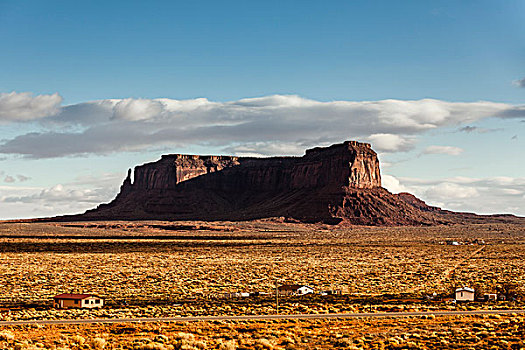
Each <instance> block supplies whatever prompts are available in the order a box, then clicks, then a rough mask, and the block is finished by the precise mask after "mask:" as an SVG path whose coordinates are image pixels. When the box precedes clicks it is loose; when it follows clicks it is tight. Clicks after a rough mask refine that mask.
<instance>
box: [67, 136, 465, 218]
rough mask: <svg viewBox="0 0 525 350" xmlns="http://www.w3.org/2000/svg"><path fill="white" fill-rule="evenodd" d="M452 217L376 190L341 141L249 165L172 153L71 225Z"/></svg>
mask: <svg viewBox="0 0 525 350" xmlns="http://www.w3.org/2000/svg"><path fill="white" fill-rule="evenodd" d="M450 213H451V212H446V211H441V210H440V209H439V208H434V207H429V206H427V205H426V204H425V203H424V202H422V201H420V200H418V199H417V198H415V197H413V196H411V195H410V194H400V195H394V194H392V193H390V192H388V191H387V190H386V189H384V188H382V187H381V174H380V169H379V160H378V158H377V154H376V153H375V152H374V151H373V150H372V148H371V147H370V145H369V144H367V143H359V142H355V141H347V142H344V143H342V144H336V145H332V146H330V147H324V148H321V147H318V148H314V149H310V150H307V151H306V153H305V155H304V156H303V157H271V158H251V157H233V156H197V155H182V154H171V155H165V156H162V158H161V159H160V160H159V161H156V162H153V163H147V164H144V165H141V166H137V167H136V168H135V170H134V173H133V180H132V179H131V171H130V172H128V177H127V178H126V179H125V180H124V183H123V184H122V187H121V191H120V193H119V194H118V195H117V197H116V198H115V199H114V200H113V201H112V202H111V203H109V204H103V205H100V206H99V207H98V208H96V209H93V210H90V211H87V212H86V213H85V214H83V215H79V216H72V217H67V219H72V220H76V219H78V220H111V219H120V220H138V219H162V220H249V219H258V218H265V217H288V218H292V219H296V220H300V221H303V222H325V223H339V222H347V223H351V224H366V225H430V224H439V223H450V222H456V221H457V220H456V219H455V218H454V217H452V216H451V215H450Z"/></svg>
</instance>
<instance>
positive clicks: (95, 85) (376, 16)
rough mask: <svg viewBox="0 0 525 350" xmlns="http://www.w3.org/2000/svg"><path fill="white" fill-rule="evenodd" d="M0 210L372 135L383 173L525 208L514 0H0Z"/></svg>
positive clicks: (509, 209)
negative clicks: (181, 168) (193, 162)
mask: <svg viewBox="0 0 525 350" xmlns="http://www.w3.org/2000/svg"><path fill="white" fill-rule="evenodd" d="M0 67H1V68H0V219H13V218H30V217H42V216H51V215H60V214H68V213H79V212H83V211H84V210H86V209H90V208H93V207H95V206H96V205H97V204H99V203H103V202H108V201H110V200H111V199H112V198H114V197H115V195H116V193H117V192H118V188H119V186H120V184H121V183H122V181H123V179H124V177H125V175H126V172H127V169H128V168H131V167H134V166H136V165H140V164H143V163H145V162H149V161H154V160H156V159H159V158H160V156H161V155H162V154H165V153H197V154H235V155H255V156H269V155H302V154H304V150H305V149H307V148H311V147H315V146H325V145H330V144H332V143H338V142H342V141H344V140H358V141H363V142H370V143H371V144H372V147H373V148H374V149H375V150H376V151H377V152H378V154H379V159H380V161H381V170H382V176H383V185H384V186H385V187H386V188H387V189H389V190H390V191H392V192H394V193H398V192H401V191H408V192H411V193H414V194H415V195H416V196H418V197H420V198H421V199H423V200H425V201H426V202H427V203H429V204H432V205H437V206H440V207H443V208H446V209H451V210H458V211H471V212H476V213H482V214H490V213H513V214H516V215H523V216H525V162H524V160H525V156H524V153H523V152H524V151H523V150H525V135H524V131H525V103H524V98H525V1H524V0H521V1H516V0H514V1H505V0H503V1H467V0H466V1H403V2H399V1H284V0H281V1H261V2H254V1H148V2H144V1H84V2H76V1H53V0H49V1H45V2H44V1H9V0H0Z"/></svg>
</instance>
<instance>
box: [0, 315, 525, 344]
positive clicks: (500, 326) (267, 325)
mask: <svg viewBox="0 0 525 350" xmlns="http://www.w3.org/2000/svg"><path fill="white" fill-rule="evenodd" d="M523 339H525V317H523V316H512V315H508V316H448V317H444V316H440V317H434V316H432V315H429V316H427V317H425V318H395V319H394V318H378V319H346V320H305V321H299V320H289V321H286V320H280V321H258V322H255V321H254V322H247V321H242V322H195V323H151V324H120V325H79V326H72V325H69V326H56V325H55V326H45V327H36V326H17V327H4V329H3V330H2V331H1V332H0V347H2V348H11V349H12V348H14V349H42V348H46V349H117V348H118V349H158V350H162V349H276V350H277V349H333V348H340V349H436V348H440V349H444V348H447V349H454V348H455V349H470V348H472V349H523V348H524V346H525V345H524V340H523Z"/></svg>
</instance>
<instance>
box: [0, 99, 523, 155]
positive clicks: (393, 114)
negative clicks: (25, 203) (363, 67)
mask: <svg viewBox="0 0 525 350" xmlns="http://www.w3.org/2000/svg"><path fill="white" fill-rule="evenodd" d="M12 94H13V93H12ZM7 95H9V96H11V95H10V94H7ZM13 96H15V97H18V98H25V99H27V101H28V102H27V104H28V105H27V106H26V107H23V106H22V104H21V103H18V104H16V105H17V106H18V107H17V108H16V110H18V114H17V115H18V119H17V118H14V117H13V118H12V120H13V121H15V120H16V121H20V120H28V119H38V118H39V119H38V123H39V125H40V127H41V129H40V130H39V131H37V132H31V133H26V134H21V135H18V136H16V137H12V138H10V139H7V140H3V142H1V143H0V153H2V154H9V155H17V156H22V157H26V158H56V157H67V156H79V155H92V154H97V155H104V154H111V153H118V152H129V151H145V150H150V149H154V148H170V147H179V148H180V147H183V146H184V147H188V146H205V147H208V148H214V149H218V150H227V151H232V150H233V151H234V152H239V153H249V154H254V155H271V154H276V153H280V154H282V153H288V154H297V153H298V152H301V151H302V150H304V148H307V147H311V146H317V145H322V144H330V143H334V142H341V141H343V140H348V139H362V140H363V139H364V140H369V141H370V142H372V144H373V147H374V148H376V149H378V150H379V151H382V152H399V151H408V150H410V149H412V148H413V147H414V144H415V142H416V139H417V136H418V135H421V134H423V133H425V132H428V131H430V130H434V129H436V128H440V127H445V126H451V125H458V126H459V125H462V124H469V123H472V122H474V121H476V120H480V119H484V118H489V117H498V118H524V117H525V107H523V106H513V105H509V104H504V103H494V102H471V103H460V102H446V101H440V100H433V99H424V100H415V101H401V100H382V101H361V102H354V101H331V102H321V101H315V100H311V99H306V98H302V97H299V96H295V95H273V96H265V97H258V98H247V99H241V100H237V101H230V102H213V101H209V100H207V99H205V98H198V99H191V100H173V99H120V100H115V99H113V100H99V101H91V102H85V103H80V104H75V105H69V106H64V107H61V108H60V109H59V111H58V112H57V113H55V112H54V109H56V103H57V101H60V100H61V98H60V96H58V95H41V96H37V97H31V95H30V94H26V93H22V94H16V95H13ZM28 96H29V97H28ZM9 98H11V99H13V98H14V97H9ZM9 98H7V99H9ZM14 99H16V98H14ZM37 99H39V101H40V99H42V100H53V103H51V102H50V103H48V104H46V106H47V107H46V108H44V106H43V105H44V104H42V106H41V108H39V109H36V110H37V111H38V113H36V112H35V114H33V115H32V114H30V113H29V111H30V110H31V108H32V107H31V106H32V105H35V104H36V103H33V102H32V101H36V100H37ZM0 105H1V104H0ZM1 108H3V107H0V110H1ZM11 109H12V110H14V109H13V108H11ZM0 113H2V114H0V115H4V116H6V115H7V114H6V112H5V111H2V112H0ZM45 113H47V114H48V116H47V117H42V115H44V114H45ZM15 114H16V113H13V114H10V115H12V116H14V115H15ZM22 116H24V117H22ZM4 119H6V118H5V117H4Z"/></svg>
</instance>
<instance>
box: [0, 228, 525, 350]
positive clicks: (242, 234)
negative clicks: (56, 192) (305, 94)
mask: <svg viewBox="0 0 525 350" xmlns="http://www.w3.org/2000/svg"><path fill="white" fill-rule="evenodd" d="M450 241H454V242H457V243H458V244H459V245H451V244H446V243H447V242H449V243H450ZM524 243H525V232H524V226H523V225H521V224H519V223H487V224H468V225H436V226H417V227H416V226H404V227H368V226H352V225H324V224H304V223H297V222H287V220H283V219H279V218H277V219H265V220H257V221H246V222H223V221H218V222H195V221H177V222H168V221H108V222H100V221H99V222H96V221H95V222H74V223H68V222H4V223H1V224H0V260H1V264H0V269H1V276H2V283H0V289H1V293H0V298H1V299H0V321H18V320H61V319H99V318H112V319H114V318H140V317H148V318H155V317H178V316H181V317H183V316H221V315H232V316H236V315H272V314H324V313H359V312H369V313H382V312H407V313H409V312H416V311H419V312H421V311H422V312H425V313H427V314H425V315H423V316H410V314H408V315H407V316H403V317H378V318H373V317H360V318H353V319H298V320H296V319H284V320H242V321H235V320H232V321H195V322H161V321H159V322H150V323H122V324H107V323H98V324H82V325H63V324H62V325H42V324H35V325H5V324H4V325H2V326H1V329H0V347H2V348H16V349H34V348H48V349H101V348H105V349H118V348H123V349H208V348H209V349H253V348H256V349H321V348H327V349H328V348H365V349H383V348H384V349H402V348H414V349H416V348H419V349H426V348H429V349H431V348H475V349H484V348H487V349H490V348H498V349H499V348H508V349H521V348H523V347H524V346H525V345H524V341H523V339H524V337H525V315H523V314H518V313H517V314H504V315H442V314H434V313H437V312H439V311H447V310H450V311H453V310H495V309H498V310H499V309H501V310H515V309H522V308H523V306H524V304H525V302H524V299H523V295H524V294H525V259H523V256H525V244H524ZM287 283H296V284H304V285H308V286H310V287H312V288H313V289H314V290H315V293H314V294H309V295H303V296H284V295H281V296H279V298H278V300H276V296H275V289H276V286H277V285H281V284H287ZM461 286H468V287H471V288H474V289H475V290H476V295H477V296H479V297H482V295H483V294H484V293H498V294H500V295H506V296H507V297H506V300H504V301H496V302H482V301H476V302H469V303H453V302H451V301H450V299H451V298H453V294H454V290H455V288H457V287H461ZM321 292H328V293H335V294H333V295H321V294H320V293H321ZM60 293H93V294H96V295H99V296H100V297H103V298H104V299H105V306H104V307H103V308H101V309H92V310H86V309H67V310H64V309H55V308H53V307H52V297H53V296H55V295H57V294H60ZM235 293H251V295H250V296H249V297H240V296H237V297H236V296H235Z"/></svg>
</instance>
